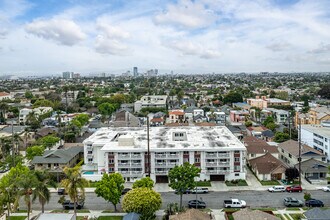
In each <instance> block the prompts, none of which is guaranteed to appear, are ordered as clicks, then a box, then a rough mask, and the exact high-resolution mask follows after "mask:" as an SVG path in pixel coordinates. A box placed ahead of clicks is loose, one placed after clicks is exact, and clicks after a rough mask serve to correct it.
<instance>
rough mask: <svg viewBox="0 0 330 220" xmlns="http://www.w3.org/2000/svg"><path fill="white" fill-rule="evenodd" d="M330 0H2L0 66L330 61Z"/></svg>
mask: <svg viewBox="0 0 330 220" xmlns="http://www.w3.org/2000/svg"><path fill="white" fill-rule="evenodd" d="M329 9H330V2H329V1H322V0H317V1H298V0H290V1H285V0H269V1H238V0H235V1H224V0H219V1H212V0H200V1H190V0H180V1H110V2H109V1H105V0H95V1H86V0H85V1H61V4H59V3H58V1H36V0H17V1H10V0H3V1H0V14H1V16H0V59H1V61H2V62H1V66H0V73H1V74H18V75H22V74H29V73H35V74H41V73H44V74H61V73H62V72H65V71H74V72H79V73H82V74H86V73H91V72H107V73H111V72H114V71H118V70H122V69H127V70H131V71H132V68H133V67H135V66H136V67H139V69H140V67H141V69H154V68H157V69H159V70H160V73H164V72H170V71H171V70H174V72H179V73H193V74H196V73H212V72H215V73H225V72H261V71H270V72H292V71H296V72H299V71H302V72H308V71H315V72H318V71H329V67H330V42H329V39H330V25H329V24H330V22H329V20H330V12H329Z"/></svg>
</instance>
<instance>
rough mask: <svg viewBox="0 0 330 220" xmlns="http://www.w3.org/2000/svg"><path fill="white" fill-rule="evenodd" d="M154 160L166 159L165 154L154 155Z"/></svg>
mask: <svg viewBox="0 0 330 220" xmlns="http://www.w3.org/2000/svg"><path fill="white" fill-rule="evenodd" d="M155 158H166V154H155Z"/></svg>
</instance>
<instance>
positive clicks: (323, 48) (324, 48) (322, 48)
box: [308, 43, 330, 54]
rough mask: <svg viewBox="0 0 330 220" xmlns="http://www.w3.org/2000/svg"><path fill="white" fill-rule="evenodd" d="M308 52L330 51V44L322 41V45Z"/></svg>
mask: <svg viewBox="0 0 330 220" xmlns="http://www.w3.org/2000/svg"><path fill="white" fill-rule="evenodd" d="M308 52H309V53H314V54H319V53H327V52H330V44H325V43H320V45H319V46H318V47H317V48H315V49H312V50H310V51H308Z"/></svg>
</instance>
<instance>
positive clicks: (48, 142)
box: [37, 135, 60, 149]
mask: <svg viewBox="0 0 330 220" xmlns="http://www.w3.org/2000/svg"><path fill="white" fill-rule="evenodd" d="M59 141H60V138H59V137H55V136H53V135H47V136H45V137H42V138H40V139H39V140H38V141H37V143H38V144H40V145H42V146H44V147H48V148H49V149H50V148H51V147H52V146H54V145H55V144H56V143H58V142H59Z"/></svg>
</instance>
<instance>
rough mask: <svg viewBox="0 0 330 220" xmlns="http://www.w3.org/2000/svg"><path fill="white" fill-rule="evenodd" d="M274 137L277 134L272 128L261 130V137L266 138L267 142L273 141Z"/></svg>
mask: <svg viewBox="0 0 330 220" xmlns="http://www.w3.org/2000/svg"><path fill="white" fill-rule="evenodd" d="M274 137H275V134H274V132H273V131H272V130H269V129H267V130H265V131H263V132H261V139H262V140H265V141H267V142H271V141H273V139H274Z"/></svg>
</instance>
